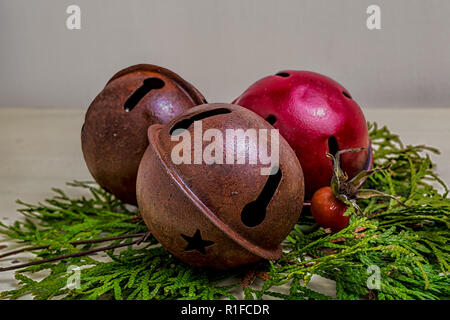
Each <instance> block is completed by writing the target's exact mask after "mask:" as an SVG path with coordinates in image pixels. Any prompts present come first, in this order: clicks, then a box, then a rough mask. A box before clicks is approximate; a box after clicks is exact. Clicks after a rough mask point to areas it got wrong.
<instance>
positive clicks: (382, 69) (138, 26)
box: [0, 0, 450, 108]
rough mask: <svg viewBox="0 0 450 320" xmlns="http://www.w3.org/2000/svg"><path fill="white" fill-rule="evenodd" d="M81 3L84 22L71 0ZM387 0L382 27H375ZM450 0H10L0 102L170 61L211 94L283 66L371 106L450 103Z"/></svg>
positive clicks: (227, 92) (83, 92) (36, 100)
mask: <svg viewBox="0 0 450 320" xmlns="http://www.w3.org/2000/svg"><path fill="white" fill-rule="evenodd" d="M70 4H77V5H79V6H80V7H81V12H82V14H81V20H82V25H81V27H82V28H81V30H79V31H77V30H73V31H70V30H67V28H66V26H65V22H66V18H67V16H68V15H67V14H66V8H67V6H68V5H70ZM370 4H378V5H379V6H380V7H381V22H382V30H374V31H369V30H368V29H367V28H366V19H367V14H366V8H367V7H368V5H370ZM449 17H450V1H448V0H395V1H394V0H386V1H382V0H370V1H367V0H339V1H335V0H333V1H323V0H305V1H302V0H281V1H273V0H227V1H219V0H177V1H175V0H164V1H163V0H158V1H157V0H154V1H153V0H129V1H119V0H103V1H100V0H71V1H63V0H40V1H31V0H30V1H24V0H0V107H22V106H32V107H34V106H36V107H38V106H46V107H61V108H62V107H80V108H87V106H88V105H89V103H90V101H91V100H92V99H93V98H94V97H95V95H96V94H97V93H98V92H99V90H101V88H102V87H103V86H104V84H105V83H106V81H107V80H108V79H109V77H110V76H112V74H114V73H115V72H116V71H118V70H119V69H121V68H123V67H126V66H128V65H132V64H136V63H153V64H159V65H162V66H165V67H168V68H170V69H172V70H174V71H175V72H177V73H179V74H180V75H181V76H182V77H184V78H185V79H187V80H188V81H190V82H191V83H193V84H195V85H196V86H197V87H198V88H199V89H200V90H201V91H202V92H203V93H204V94H205V96H206V97H207V99H208V101H211V102H226V101H231V100H232V99H234V98H235V97H236V96H238V95H239V94H240V93H241V92H242V91H243V90H245V89H246V88H247V87H248V86H249V85H250V84H251V83H253V82H254V81H255V80H257V79H259V78H260V77H263V76H266V75H268V74H273V73H275V72H277V71H279V70H281V69H288V68H293V69H308V70H313V71H316V72H320V73H324V74H326V75H328V76H330V77H332V78H334V79H336V80H338V81H339V82H341V83H342V84H343V85H344V86H346V87H347V89H349V91H350V92H351V93H352V95H353V97H354V98H355V99H356V100H357V101H359V102H360V104H361V105H362V106H363V107H365V108H366V107H450V36H449V35H450V22H448V21H449Z"/></svg>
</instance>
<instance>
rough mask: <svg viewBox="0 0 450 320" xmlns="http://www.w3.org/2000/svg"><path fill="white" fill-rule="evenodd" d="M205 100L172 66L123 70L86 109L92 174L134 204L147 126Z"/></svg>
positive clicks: (87, 149)
mask: <svg viewBox="0 0 450 320" xmlns="http://www.w3.org/2000/svg"><path fill="white" fill-rule="evenodd" d="M205 102H206V100H205V98H204V97H203V96H202V94H201V93H200V92H199V91H198V90H197V89H196V88H194V86H192V85H191V84H190V83H188V82H186V81H185V80H183V79H182V78H181V77H180V76H179V75H177V74H175V73H174V72H172V71H170V70H168V69H165V68H162V67H159V66H155V65H148V64H139V65H135V66H131V67H129V68H126V69H124V70H121V71H119V72H118V73H116V74H115V75H114V76H113V77H112V78H111V79H110V80H109V81H108V83H107V84H106V86H105V88H104V89H103V90H102V91H101V92H100V93H99V94H98V95H97V97H96V98H95V99H94V101H93V102H92V103H91V105H90V106H89V109H88V110H87V113H86V117H85V122H84V125H83V128H82V132H81V141H82V150H83V155H84V159H85V161H86V164H87V167H88V169H89V171H90V173H91V174H92V176H93V177H94V179H95V180H96V181H97V183H98V184H99V185H100V186H102V187H103V188H105V189H106V190H108V191H109V192H111V193H113V194H114V195H115V196H116V197H117V198H119V199H120V200H122V201H124V202H126V203H130V204H136V203H137V202H136V176H137V170H138V167H139V162H140V160H141V157H142V155H143V154H144V152H145V150H146V148H147V146H148V139H147V129H148V127H149V126H150V125H152V124H156V123H162V124H164V123H167V122H169V121H170V120H171V119H173V118H175V117H176V116H178V115H180V114H182V113H183V112H184V111H185V110H187V109H188V108H191V107H193V106H196V105H199V104H202V103H205Z"/></svg>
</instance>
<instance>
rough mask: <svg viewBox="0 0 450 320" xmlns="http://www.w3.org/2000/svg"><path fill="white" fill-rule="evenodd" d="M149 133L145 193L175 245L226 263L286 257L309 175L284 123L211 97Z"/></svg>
mask: <svg viewBox="0 0 450 320" xmlns="http://www.w3.org/2000/svg"><path fill="white" fill-rule="evenodd" d="M264 134H266V135H264ZM148 139H149V146H148V148H147V150H146V151H145V153H144V155H143V157H142V160H141V163H140V166H139V171H138V177H137V200H138V205H139V208H140V211H141V214H142V217H143V219H144V221H145V223H146V224H147V226H148V228H149V229H150V231H151V232H152V234H153V235H154V236H155V238H156V239H157V240H158V241H159V242H160V243H161V244H162V245H163V246H164V247H165V248H166V249H167V250H168V251H169V252H171V253H172V254H173V255H174V256H176V257H178V258H179V259H181V260H183V261H185V262H186V263H189V264H191V265H194V266H199V267H212V268H218V269H227V268H231V267H236V266H239V265H242V264H247V263H252V262H256V261H258V260H259V259H261V258H264V259H278V258H279V257H280V256H281V253H282V250H281V242H282V241H283V240H284V239H285V238H286V236H287V235H288V234H289V232H290V231H291V230H292V228H293V227H294V225H295V224H296V222H297V220H298V218H299V216H300V212H301V210H302V205H303V197H304V182H303V172H302V168H301V166H300V162H299V161H298V159H297V157H296V155H295V152H294V151H293V150H292V149H291V147H290V146H289V144H288V143H287V142H286V140H284V138H282V137H281V136H280V135H279V134H278V131H277V130H276V129H274V128H273V127H272V126H271V125H270V124H269V123H267V122H266V121H265V120H264V119H263V118H261V117H260V116H258V115H257V114H256V113H254V112H252V111H250V110H248V109H245V108H243V107H240V106H237V105H231V104H205V105H201V106H197V107H194V108H191V109H189V110H187V111H186V112H185V113H184V114H182V115H181V116H179V117H177V118H176V119H173V120H172V121H170V122H169V123H167V124H165V125H161V124H155V125H152V126H151V127H150V128H149V130H148ZM181 146H182V147H181ZM212 146H214V147H212ZM243 154H244V156H243ZM255 154H256V155H257V159H256V162H255ZM262 155H270V156H271V157H273V156H274V155H278V161H275V162H276V163H275V164H274V163H268V161H267V157H263V156H262ZM273 158H276V157H273ZM232 159H233V160H234V161H231V160H232ZM268 173H270V174H268Z"/></svg>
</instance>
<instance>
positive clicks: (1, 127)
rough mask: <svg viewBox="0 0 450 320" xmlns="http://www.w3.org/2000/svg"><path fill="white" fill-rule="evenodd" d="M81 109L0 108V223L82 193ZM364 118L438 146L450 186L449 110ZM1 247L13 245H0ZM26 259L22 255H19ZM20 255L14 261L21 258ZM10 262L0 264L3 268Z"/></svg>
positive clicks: (1, 281) (1, 282)
mask: <svg viewBox="0 0 450 320" xmlns="http://www.w3.org/2000/svg"><path fill="white" fill-rule="evenodd" d="M84 112H85V110H84V109H47V108H34V109H26V108H3V109H0V221H2V222H4V223H12V222H13V221H14V220H16V219H19V218H20V215H19V214H18V213H17V212H16V210H17V208H18V207H19V206H18V205H17V204H16V203H15V200H16V199H21V200H24V201H25V202H29V203H37V202H38V201H42V200H43V199H45V198H47V197H51V196H52V195H53V194H52V192H51V188H52V187H58V188H63V189H66V190H68V191H69V194H70V195H71V196H74V197H76V196H79V195H81V194H83V191H82V190H78V189H73V188H66V187H65V182H67V181H72V180H75V179H76V180H91V179H92V178H91V177H90V175H89V172H88V170H87V168H86V166H85V164H84V160H83V156H82V153H81V145H80V130H81V126H82V124H83V118H84ZM364 113H365V115H366V119H367V120H369V121H377V122H378V123H379V124H380V125H382V124H385V125H387V126H388V127H389V128H390V129H391V131H392V132H395V133H398V134H400V136H401V137H402V139H403V141H404V142H405V143H406V144H427V145H431V146H435V147H438V148H439V149H440V150H441V152H442V154H441V155H440V156H434V157H433V160H434V161H435V162H436V163H437V172H438V174H439V175H440V176H441V177H442V178H443V180H444V181H446V182H447V183H449V182H450V164H449V162H450V143H449V142H450V125H449V120H450V108H447V109H426V108H424V109H395V108H392V109H376V108H371V109H365V110H364ZM1 245H7V246H8V248H7V249H3V250H10V249H12V248H15V247H17V246H18V245H17V244H14V243H10V242H0V246H1ZM25 258H26V256H25ZM23 259H24V257H22V258H21V259H20V261H21V262H22V261H24V260H23ZM13 260H14V259H4V260H2V261H0V266H7V265H10V264H11V263H12V261H13ZM311 286H312V287H314V288H316V289H318V290H319V291H321V292H324V293H328V294H333V292H334V284H333V282H331V281H327V280H324V279H316V280H315V281H313V282H312V283H311ZM14 287H15V280H14V279H13V272H4V273H0V291H3V290H5V289H11V288H14Z"/></svg>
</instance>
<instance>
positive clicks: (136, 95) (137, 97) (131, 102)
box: [123, 78, 165, 112]
mask: <svg viewBox="0 0 450 320" xmlns="http://www.w3.org/2000/svg"><path fill="white" fill-rule="evenodd" d="M164 85H165V83H164V81H162V80H161V79H159V78H147V79H145V80H144V82H143V84H142V86H140V87H139V88H138V89H137V90H136V91H135V92H133V94H132V95H131V96H130V97H129V98H128V99H127V101H126V102H125V103H124V105H123V109H124V110H125V111H126V112H129V111H131V110H133V109H134V107H136V105H137V104H138V103H139V101H141V100H142V98H144V96H145V95H146V94H147V93H149V92H150V91H152V90H154V89H161V88H163V87H164Z"/></svg>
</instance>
